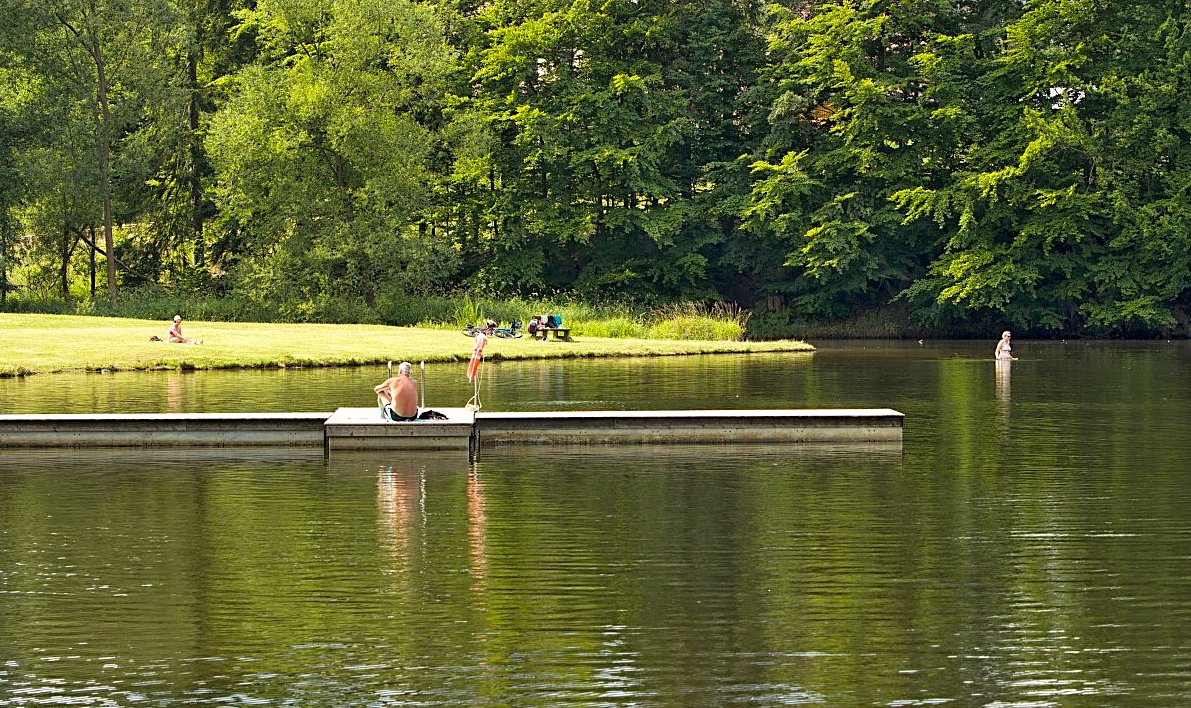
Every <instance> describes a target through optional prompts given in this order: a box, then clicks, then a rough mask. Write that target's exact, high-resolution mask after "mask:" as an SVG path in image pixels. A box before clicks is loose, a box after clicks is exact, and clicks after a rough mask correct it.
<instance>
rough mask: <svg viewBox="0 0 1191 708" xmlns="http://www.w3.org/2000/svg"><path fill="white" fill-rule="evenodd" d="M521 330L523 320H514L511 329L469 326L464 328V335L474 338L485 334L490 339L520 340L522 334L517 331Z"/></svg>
mask: <svg viewBox="0 0 1191 708" xmlns="http://www.w3.org/2000/svg"><path fill="white" fill-rule="evenodd" d="M520 328H521V320H514V321H513V324H512V326H509V327H476V326H475V325H470V324H469V325H468V326H466V327H464V328H463V334H465V335H467V336H468V337H474V336H476V335H477V334H479V333H481V332H483V333H484V334H486V335H488V336H489V337H500V338H501V339H520V338H521V333H520V332H518V331H517V330H518V329H520Z"/></svg>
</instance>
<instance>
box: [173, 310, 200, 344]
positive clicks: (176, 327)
mask: <svg viewBox="0 0 1191 708" xmlns="http://www.w3.org/2000/svg"><path fill="white" fill-rule="evenodd" d="M165 341H167V342H173V343H174V344H202V343H203V342H202V340H201V339H187V338H186V337H183V336H182V315H174V324H173V326H172V327H170V331H169V334H167V335H166V340H165Z"/></svg>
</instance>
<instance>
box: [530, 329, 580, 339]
mask: <svg viewBox="0 0 1191 708" xmlns="http://www.w3.org/2000/svg"><path fill="white" fill-rule="evenodd" d="M551 332H553V333H554V338H555V339H558V340H561V341H564V342H569V341H571V328H570V327H538V331H537V332H536V333H534V335H533V338H534V339H537V338H538V334H539V333H540V334H541V335H542V341H543V342H544V341H546V338H547V337H549V336H550V333H551Z"/></svg>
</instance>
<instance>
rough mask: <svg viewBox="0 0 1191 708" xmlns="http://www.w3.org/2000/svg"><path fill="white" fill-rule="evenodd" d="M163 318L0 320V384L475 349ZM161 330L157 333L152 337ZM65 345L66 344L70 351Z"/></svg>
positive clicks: (680, 349)
mask: <svg viewBox="0 0 1191 708" xmlns="http://www.w3.org/2000/svg"><path fill="white" fill-rule="evenodd" d="M166 328H167V325H166V323H165V322H164V320H162V321H153V320H136V319H124V318H114V317H91V316H85V315H31V314H13V313H0V341H4V342H5V346H4V348H3V350H0V378H19V377H24V376H31V375H35V374H55V373H67V372H74V373H81V372H87V373H113V372H117V371H163V370H183V371H205V370H231V369H245V370H251V369H288V368H329V367H349V366H369V365H375V364H380V363H384V362H387V361H426V362H436V363H443V362H461V361H467V360H468V359H469V358H470V357H471V355H472V350H473V347H474V344H475V341H474V340H473V339H472V338H470V337H466V336H464V335H463V334H461V333H460V332H459V331H457V330H453V329H450V330H448V329H429V328H419V327H390V326H385V325H327V324H274V323H244V322H190V321H185V322H183V328H184V329H183V332H184V334H185V335H186V336H187V337H196V338H198V339H201V340H203V343H202V344H193V345H192V344H170V343H165V342H153V341H150V340H149V337H150V336H153V335H158V336H160V334H161V333H162V332H164V331H165V329H166ZM158 330H160V332H159V331H158ZM71 345H73V346H71ZM813 351H814V347H813V346H811V345H810V344H807V343H806V342H803V341H800V340H790V339H787V340H777V341H758V342H747V341H746V342H741V341H713V340H668V339H613V338H598V337H584V336H582V335H576V336H575V337H574V341H571V342H561V341H548V342H541V341H535V340H531V339H529V338H528V337H522V338H520V339H499V338H491V339H489V340H488V343H487V345H486V346H485V349H484V357H485V358H486V359H487V360H489V361H502V360H503V361H513V360H548V359H579V358H613V357H615V358H628V357H659V356H691V355H699V354H762V353H811V352H813Z"/></svg>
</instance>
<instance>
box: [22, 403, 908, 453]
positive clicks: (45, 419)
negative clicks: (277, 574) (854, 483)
mask: <svg viewBox="0 0 1191 708" xmlns="http://www.w3.org/2000/svg"><path fill="white" fill-rule="evenodd" d="M435 410H438V411H440V412H442V413H444V414H445V415H446V416H447V419H445V420H419V421H412V422H402V423H391V422H387V421H384V420H383V419H381V417H380V415H379V412H378V411H377V409H375V408H340V409H338V410H337V411H335V412H334V413H190V414H175V413H161V414H141V415H119V414H97V415H87V414H60V415H0V448H69V447H166V446H191V447H254V446H262V447H266V446H280V447H322V448H324V449H325V450H348V449H354V450H375V449H399V450H451V449H464V450H475V449H477V448H478V447H479V446H481V445H482V446H485V447H489V446H497V445H570V444H642V445H649V444H685V443H694V444H699V443H713V444H731V443H856V442H859V443H885V444H896V445H900V444H901V442H902V429H903V426H904V421H905V416H904V415H903V414H902V413H899V412H897V411H895V410H892V409H888V408H878V409H836V410H832V409H815V410H810V409H807V410H801V409H791V410H780V409H779V410H698V411H561V412H549V413H542V412H509V413H490V412H483V411H481V412H476V411H473V410H471V409H467V408H436V409H435Z"/></svg>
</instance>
